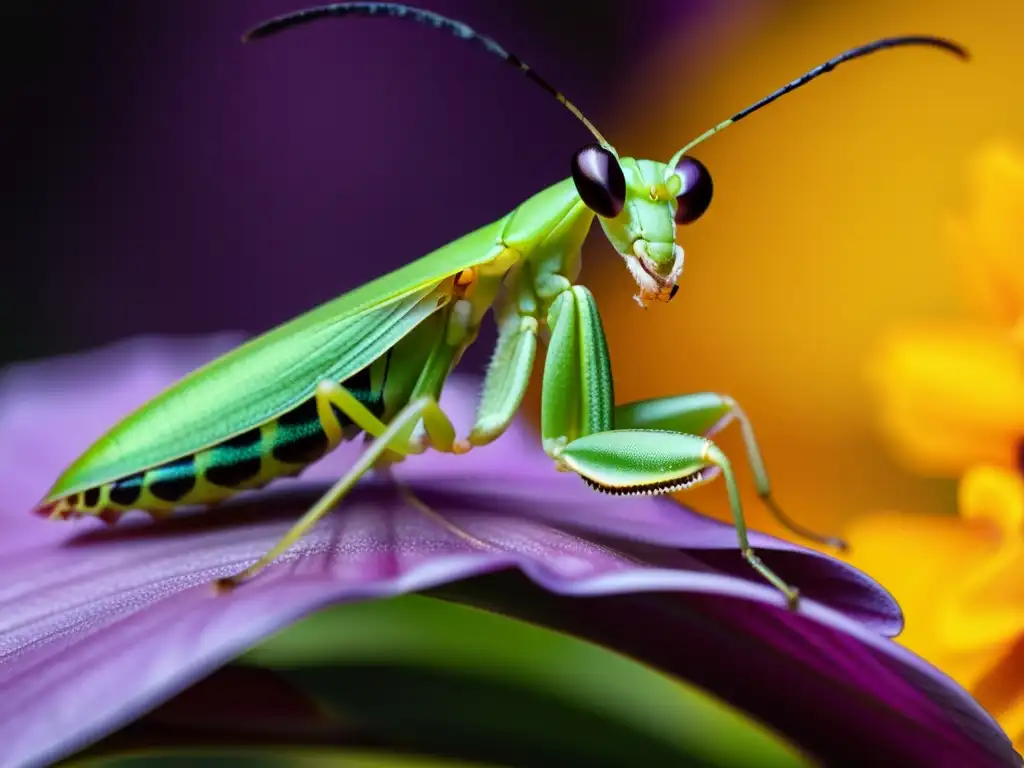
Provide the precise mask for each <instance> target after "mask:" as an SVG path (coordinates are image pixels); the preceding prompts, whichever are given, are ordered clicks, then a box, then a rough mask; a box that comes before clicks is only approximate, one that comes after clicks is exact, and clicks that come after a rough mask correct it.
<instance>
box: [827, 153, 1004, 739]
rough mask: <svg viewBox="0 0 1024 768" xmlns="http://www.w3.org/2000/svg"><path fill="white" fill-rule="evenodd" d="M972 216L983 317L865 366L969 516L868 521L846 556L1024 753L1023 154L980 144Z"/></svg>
mask: <svg viewBox="0 0 1024 768" xmlns="http://www.w3.org/2000/svg"><path fill="white" fill-rule="evenodd" d="M965 210H966V212H965V213H964V214H963V215H961V216H958V217H957V218H955V219H953V220H952V221H951V223H950V226H949V228H948V232H949V235H950V238H951V241H952V245H953V249H952V250H953V258H954V266H955V272H956V276H957V284H958V286H959V287H960V288H961V289H962V291H963V295H964V296H965V298H966V299H967V300H968V302H969V304H970V305H971V306H972V308H973V309H974V322H973V323H971V324H968V323H967V322H961V323H959V324H952V323H950V324H945V325H941V326H940V325H933V326H931V327H928V328H918V329H910V330H901V331H898V332H895V333H892V334H890V335H889V336H888V337H887V338H886V340H885V341H884V343H883V344H882V345H881V347H880V349H879V350H878V352H877V353H876V354H875V355H874V357H873V358H872V359H871V360H870V363H869V366H868V369H869V379H870V381H871V383H872V384H873V386H874V388H875V391H876V394H877V395H878V400H879V403H880V416H881V423H882V427H883V430H884V432H885V434H886V435H887V437H888V438H889V439H890V441H891V442H892V444H893V445H894V446H895V447H896V449H897V452H898V453H899V454H900V455H901V456H902V457H903V458H904V459H905V460H906V461H907V462H909V463H910V464H911V465H912V466H913V467H914V468H915V469H917V470H919V471H921V472H925V473H939V474H949V475H960V476H961V480H960V485H959V498H958V507H959V512H960V516H959V517H951V516H946V515H942V516H934V515H933V516H929V515H902V514H894V513H885V514H874V515H869V516H866V517H863V518H861V519H859V520H857V521H855V522H854V523H853V524H852V525H851V526H848V528H847V531H846V536H847V538H848V540H849V541H850V544H851V547H852V550H851V553H850V556H849V558H848V559H849V561H850V562H851V563H852V564H854V565H856V566H857V567H859V568H861V569H863V570H864V571H866V572H867V573H869V574H871V575H872V576H873V577H874V578H876V579H878V580H879V581H880V582H882V583H883V584H885V585H886V587H887V588H888V589H890V590H891V591H892V593H893V595H894V596H895V597H896V599H897V601H899V603H900V605H901V606H902V607H903V610H904V613H905V615H906V631H905V632H904V634H903V636H902V637H901V638H900V642H902V643H903V644H904V645H906V646H907V647H909V648H911V649H912V650H914V651H915V652H917V653H919V654H920V655H922V656H924V657H925V658H926V659H928V660H929V661H931V662H932V663H933V664H935V665H936V666H938V667H940V668H941V669H943V670H944V671H946V672H947V673H949V674H950V675H952V676H953V677H954V678H956V680H957V681H958V682H960V683H961V684H962V685H963V686H964V687H966V688H967V689H969V690H970V691H971V692H972V693H973V694H974V696H975V697H976V698H977V699H978V701H979V702H980V703H981V704H982V706H984V707H985V708H986V709H988V710H989V712H991V713H992V714H993V715H994V716H995V717H996V718H997V719H998V720H999V722H1000V724H1001V725H1002V726H1003V728H1004V729H1005V730H1006V732H1007V733H1008V734H1009V735H1010V737H1011V738H1012V739H1013V740H1014V743H1015V745H1016V747H1017V748H1018V749H1024V476H1022V473H1024V344H1022V343H1021V342H1022V341H1024V334H1022V333H1021V331H1022V329H1024V320H1022V318H1024V158H1022V157H1021V156H1020V155H1019V154H1017V153H1016V152H1015V151H1014V150H1012V149H1011V148H1009V147H1006V146H1003V145H992V146H989V147H987V148H986V149H984V150H983V151H982V152H980V153H979V154H978V155H977V156H976V157H975V159H974V161H973V163H972V165H971V171H970V183H969V185H968V201H967V203H966V207H965Z"/></svg>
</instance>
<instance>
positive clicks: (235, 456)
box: [45, 351, 391, 517]
mask: <svg viewBox="0 0 1024 768" xmlns="http://www.w3.org/2000/svg"><path fill="white" fill-rule="evenodd" d="M390 361H391V352H390V351H389V352H388V353H387V355H386V357H384V358H382V359H379V360H378V361H377V362H375V363H374V364H373V365H371V366H367V367H366V368H364V369H363V370H361V371H359V372H357V373H355V374H353V375H352V376H350V377H349V378H348V379H346V380H345V381H344V382H342V386H344V387H345V389H346V390H348V391H349V392H350V393H351V394H352V396H353V397H355V398H356V399H357V400H359V402H360V403H362V404H363V405H364V406H365V407H366V409H367V410H369V411H370V413H372V414H373V415H375V416H377V417H378V418H381V417H382V416H383V414H384V410H385V404H384V392H383V390H384V384H385V383H386V381H387V374H388V368H389V366H390ZM381 364H383V365H384V370H383V372H382V375H381V376H380V377H379V378H380V383H379V384H378V386H377V388H376V390H374V389H373V380H372V373H373V370H374V368H375V367H376V366H379V365H381ZM377 370H379V369H377ZM332 411H333V414H334V417H335V418H336V419H337V422H338V424H339V425H340V426H341V429H342V431H343V435H344V436H343V439H351V438H353V437H355V435H356V434H358V432H359V430H358V429H356V428H355V427H356V425H355V424H354V423H353V421H352V420H351V419H350V418H348V416H346V415H345V414H344V413H342V412H341V411H340V410H339V409H338V408H337V407H336V406H334V405H332ZM264 436H267V437H266V438H265V437H264ZM268 441H271V442H272V443H273V447H272V448H271V454H272V456H273V458H274V459H276V460H277V461H278V462H281V463H283V464H289V465H299V466H300V467H301V465H306V464H311V463H312V462H314V461H316V460H317V459H320V458H321V457H322V456H323V455H324V454H325V453H327V451H328V450H330V449H331V447H332V446H331V444H330V439H329V438H328V437H327V432H326V431H325V430H324V428H323V424H322V423H321V422H320V417H319V414H318V413H317V407H316V398H315V397H311V398H309V399H307V400H306V401H304V402H302V403H300V404H299V405H297V406H296V407H294V408H292V410H290V411H288V412H286V413H284V414H282V415H281V416H279V417H278V418H277V419H276V420H275V421H274V422H271V423H269V424H264V425H261V426H259V427H253V428H252V429H249V430H247V431H245V432H243V433H241V434H239V435H235V436H234V437H231V438H228V439H227V440H225V441H223V442H221V443H219V444H217V445H214V446H212V447H210V448H208V449H205V450H203V451H200V452H199V453H197V454H192V455H189V456H183V457H182V458H180V459H176V460H174V461H170V462H168V463H166V464H162V465H159V466H156V467H153V468H152V469H149V470H144V471H142V472H137V473H135V474H132V475H128V476H126V477H123V478H121V479H119V480H115V481H113V482H111V483H109V484H107V485H105V486H96V487H93V488H88V489H86V490H84V491H81V492H77V493H73V494H71V495H69V496H68V497H66V498H65V499H62V500H60V501H59V502H57V503H56V505H55V506H56V512H55V514H57V515H58V516H62V517H63V516H76V515H78V514H91V515H95V514H99V513H102V512H103V511H104V509H105V508H106V505H108V504H109V505H117V506H118V507H121V508H124V509H131V508H132V507H134V506H135V505H136V504H138V505H140V508H141V509H151V508H157V509H160V508H165V507H173V506H176V505H178V504H179V503H181V504H186V503H205V502H209V501H214V500H217V499H220V498H223V497H224V496H225V495H230V494H231V493H232V492H233V491H234V490H235V489H237V488H240V487H243V486H245V487H251V486H253V485H255V487H259V486H260V485H262V484H264V483H266V482H269V481H270V480H273V479H274V478H276V477H280V476H287V475H294V474H296V472H295V471H294V470H292V469H290V468H289V469H288V470H286V471H282V468H280V467H277V466H275V465H274V464H273V463H272V462H270V463H268V462H267V461H266V459H267V458H268V457H267V456H266V453H265V451H266V442H268ZM197 468H202V477H201V478H197V476H196V473H197ZM261 475H264V476H262V477H261ZM202 481H205V483H204V482H202ZM256 481H261V482H256ZM207 483H208V484H207ZM190 495H191V497H190ZM154 502H156V503H155V504H154ZM45 509H47V510H48V511H54V509H55V507H54V506H51V507H47V508H45Z"/></svg>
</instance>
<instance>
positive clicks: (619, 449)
mask: <svg viewBox="0 0 1024 768" xmlns="http://www.w3.org/2000/svg"><path fill="white" fill-rule="evenodd" d="M548 325H549V327H550V328H551V341H550V344H549V346H548V355H547V359H546V361H545V365H544V377H543V389H542V404H541V432H542V434H543V439H544V450H545V451H546V452H547V453H548V455H549V456H551V457H552V458H553V459H555V461H556V462H557V464H558V465H559V468H560V469H563V470H569V471H572V472H575V473H576V474H578V475H580V476H581V477H582V478H583V479H584V480H585V481H586V482H587V483H588V484H589V485H591V486H592V487H593V488H595V489H597V490H599V491H603V492H605V493H611V494H620V495H630V494H645V495H649V494H662V493H670V492H673V491H677V490H680V489H682V488H687V487H691V486H693V485H697V484H700V483H704V482H707V481H708V480H710V479H712V478H713V477H714V474H715V473H714V472H710V471H709V470H711V469H712V468H717V469H718V470H720V471H721V474H722V476H723V478H724V480H725V485H726V490H727V492H728V494H729V504H730V507H731V508H732V515H733V522H734V525H735V526H736V534H737V536H738V538H739V545H740V552H741V553H742V555H743V558H744V559H745V560H746V561H747V562H748V563H749V564H750V566H751V567H752V568H754V570H755V571H757V572H758V573H759V574H760V575H761V576H762V577H763V578H764V579H765V580H766V581H768V582H769V583H770V584H772V585H773V586H774V587H775V588H776V589H778V590H779V591H780V592H782V594H783V595H784V597H785V598H786V602H787V604H788V605H789V607H790V608H792V609H795V608H796V606H797V603H798V600H799V593H798V591H797V590H796V589H795V588H794V587H792V586H790V585H789V584H787V583H786V582H785V581H783V580H782V578H781V577H779V576H778V575H777V574H776V573H775V572H774V571H773V570H772V569H771V568H769V567H768V566H767V565H765V564H764V562H762V560H761V558H760V557H758V555H757V553H755V552H754V550H753V548H752V547H751V546H750V542H749V540H748V537H747V527H746V522H745V519H744V516H743V506H742V502H741V501H740V494H739V487H738V485H737V483H736V476H735V474H734V473H733V470H732V465H731V463H730V462H729V459H728V458H727V457H726V456H725V454H724V453H723V452H722V450H721V449H720V448H719V447H718V446H716V445H715V444H714V443H713V442H712V441H711V440H709V439H708V438H706V437H703V436H700V435H693V434H686V433H683V432H680V431H676V430H666V429H630V428H619V425H618V424H616V422H615V417H616V415H617V414H616V411H615V406H614V402H615V401H614V394H613V385H612V374H611V363H610V361H609V358H608V348H607V343H606V341H605V337H604V330H603V328H602V327H601V318H600V314H599V313H598V311H597V306H596V303H595V302H594V297H593V296H592V295H591V293H590V292H589V291H588V290H587V289H586V288H584V287H582V286H573V287H572V288H570V289H568V290H566V291H564V292H563V293H561V294H559V296H558V297H557V298H556V299H555V301H554V302H553V303H552V305H551V308H550V310H549V312H548ZM633 408H634V409H636V406H633ZM636 410H642V409H636ZM631 412H633V413H635V411H630V410H628V407H627V408H624V409H623V413H624V417H623V421H624V423H628V419H627V418H626V415H628V414H629V413H631ZM647 423H658V422H657V421H656V420H655V419H653V418H652V419H650V420H649V421H648V422H647ZM678 425H679V426H682V424H681V423H680V424H678ZM662 426H664V425H663V424H662Z"/></svg>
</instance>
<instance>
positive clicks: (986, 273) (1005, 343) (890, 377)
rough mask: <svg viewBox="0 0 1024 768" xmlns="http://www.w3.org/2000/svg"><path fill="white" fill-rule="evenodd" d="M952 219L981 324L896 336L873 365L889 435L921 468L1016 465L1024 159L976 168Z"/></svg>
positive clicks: (952, 470)
mask: <svg viewBox="0 0 1024 768" xmlns="http://www.w3.org/2000/svg"><path fill="white" fill-rule="evenodd" d="M968 194H969V201H968V205H967V211H966V213H965V214H964V215H962V216H960V217H957V218H955V219H953V220H952V221H951V222H950V224H949V228H948V229H949V234H950V238H951V240H952V244H953V256H954V265H955V268H956V272H957V273H958V278H959V279H958V284H959V285H960V286H961V287H962V289H963V294H964V296H965V298H966V299H967V301H968V302H969V304H970V305H971V306H972V307H973V308H974V309H975V311H976V313H977V315H978V322H977V323H975V324H972V325H967V324H961V325H959V326H952V327H931V328H922V329H917V330H908V331H902V332H898V333H894V334H892V335H891V336H890V337H889V338H888V339H887V340H886V342H885V343H884V344H883V345H882V347H881V349H880V350H879V351H878V353H877V354H876V355H875V356H874V358H873V359H872V360H871V361H870V363H869V366H868V377H869V380H870V382H871V384H872V385H873V387H874V389H875V391H876V393H877V394H878V397H879V402H880V404H881V423H882V428H883V431H884V432H885V434H886V436H887V437H888V438H889V439H890V440H891V442H892V443H893V445H894V446H895V447H896V450H897V453H898V454H899V455H900V456H901V457H902V458H904V459H905V460H906V461H907V462H908V464H910V465H911V466H912V467H913V468H914V469H916V470H918V471H920V472H922V473H937V474H947V475H957V474H960V473H961V472H963V471H964V470H965V469H966V468H967V467H969V466H972V465H974V464H977V463H993V464H998V465H1002V466H1011V467H1017V466H1020V463H1021V458H1022V457H1021V445H1022V442H1021V441H1022V438H1024V343H1022V342H1024V157H1022V156H1021V155H1019V154H1017V153H1016V152H1014V151H1013V150H1012V149H1010V148H1008V147H1006V146H1004V145H993V146H990V147H988V148H986V149H985V150H983V151H982V152H980V153H979V154H978V155H977V156H976V158H975V159H974V161H973V163H972V165H971V172H970V184H969V188H968Z"/></svg>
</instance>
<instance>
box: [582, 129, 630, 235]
mask: <svg viewBox="0 0 1024 768" xmlns="http://www.w3.org/2000/svg"><path fill="white" fill-rule="evenodd" d="M572 180H573V181H574V182H575V183H576V191H577V192H579V195H580V199H581V200H583V202H584V203H585V204H586V206H587V207H588V208H589V209H590V210H592V211H593V212H594V213H596V214H597V215H598V216H604V217H605V218H606V219H614V218H615V217H616V216H618V215H619V213H621V212H622V206H624V205H625V204H626V177H625V176H623V174H622V168H621V167H620V166H619V161H618V159H617V158H616V157H615V155H613V154H612V153H611V152H609V151H608V150H607V149H605V148H604V147H602V146H601V145H600V144H587V146H585V147H583V149H581V150H580V151H579V152H577V153H576V154H575V155H573V158H572Z"/></svg>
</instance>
